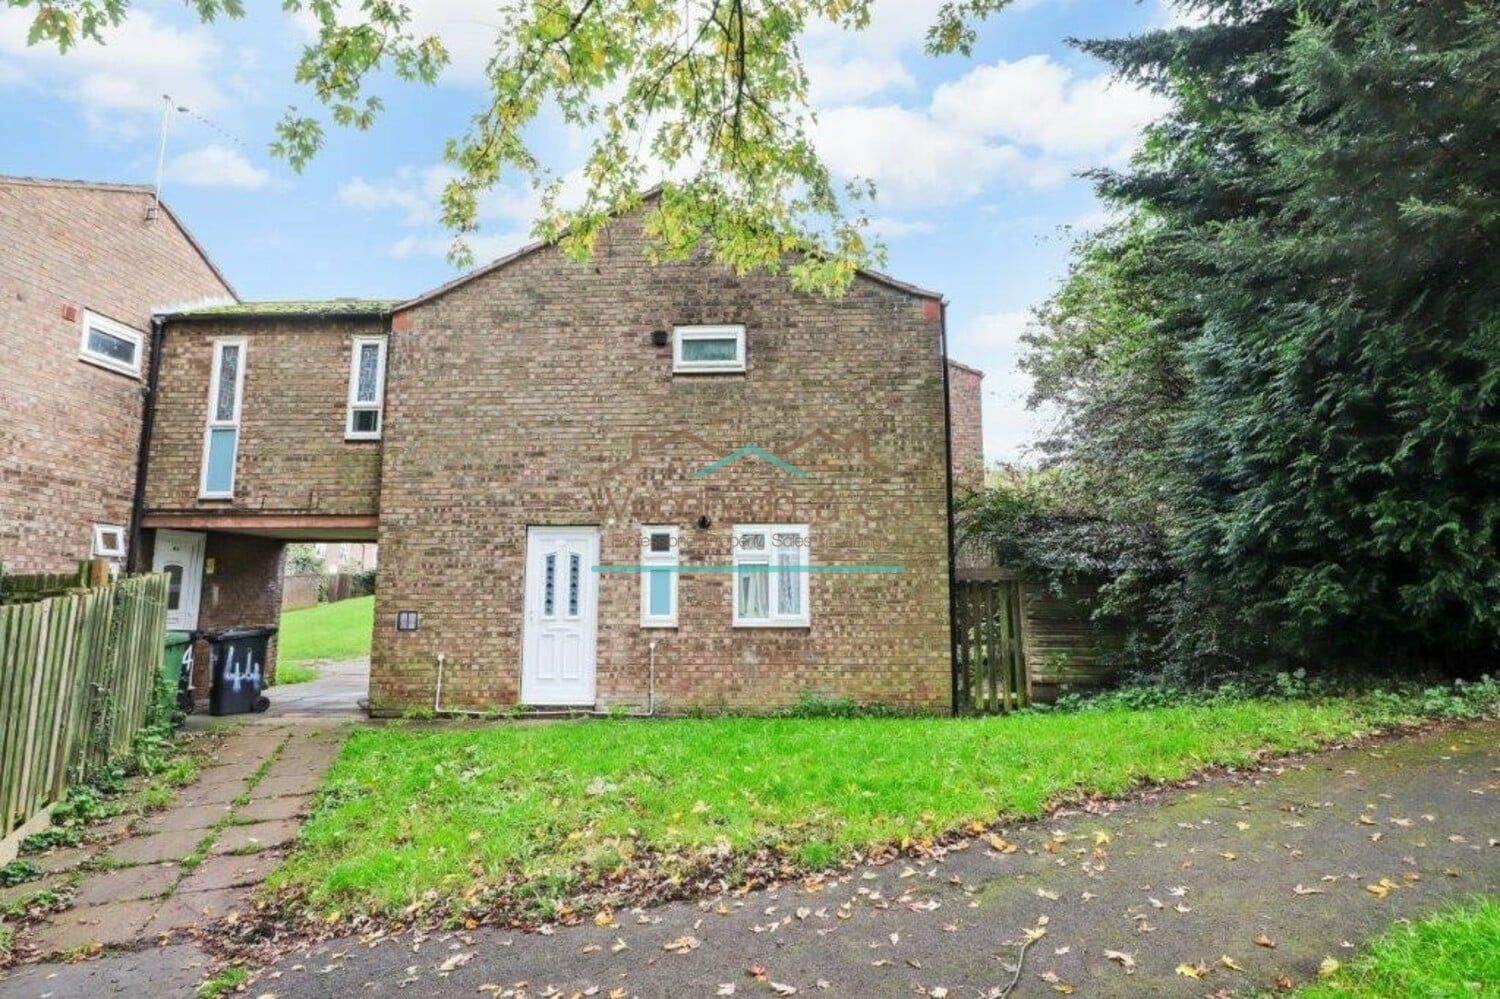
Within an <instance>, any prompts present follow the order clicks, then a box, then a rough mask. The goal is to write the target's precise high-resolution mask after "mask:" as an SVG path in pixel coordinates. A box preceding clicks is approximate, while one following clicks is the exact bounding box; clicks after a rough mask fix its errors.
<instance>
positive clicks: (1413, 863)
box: [0, 723, 1500, 999]
mask: <svg viewBox="0 0 1500 999" xmlns="http://www.w3.org/2000/svg"><path fill="white" fill-rule="evenodd" d="M1497 890H1500V725H1496V724H1493V723H1488V724H1483V725H1471V726H1464V727H1459V728H1453V729H1448V730H1445V731H1438V732H1434V733H1429V734H1426V735H1423V736H1419V737H1414V738H1408V739H1402V740H1395V741H1387V742H1383V743H1379V744H1373V745H1369V746H1364V747H1358V748H1354V749H1347V750H1339V751H1334V752H1329V753H1323V754H1318V755H1315V756H1311V757H1307V758H1304V759H1300V760H1293V761H1288V762H1285V763H1282V764H1278V765H1276V766H1275V767H1272V768H1270V769H1267V770H1263V771H1256V772H1251V773H1245V774H1225V775H1218V776H1215V777H1211V778H1208V779H1206V780H1204V781H1203V782H1202V783H1201V784H1199V785H1197V786H1189V787H1185V788H1178V789H1173V790H1168V791H1163V792H1159V793H1154V794H1151V795H1148V796H1145V797H1142V798H1140V799H1137V800H1134V801H1131V802H1128V803H1125V804H1123V805H1120V806H1118V807H1115V806H1101V808H1100V810H1098V811H1083V810H1071V811H1065V812H1059V813H1057V814H1055V815H1054V816H1052V817H1051V818H1049V819H1047V820H1044V821H1042V822H1036V823H1028V824H1023V825H1017V826H1015V827H1014V828H1010V829H1006V830H1003V832H1002V833H1001V838H1000V839H997V840H990V839H989V838H988V837H981V838H979V839H978V840H976V841H974V842H972V843H971V844H970V845H969V846H967V847H966V848H961V849H957V850H954V851H953V852H950V853H948V854H947V855H946V856H944V857H942V858H940V859H937V860H930V861H921V862H918V861H909V862H908V861H904V860H897V861H895V862H893V863H890V864H886V865H883V866H878V867H864V868H858V869H855V870H853V871H851V872H848V873H846V874H844V875H840V876H838V877H831V878H828V879H826V880H823V881H820V882H811V883H804V884H796V885H789V886H785V887H782V888H780V889H777V890H765V891H757V892H752V893H749V894H747V895H743V896H740V897H735V896H726V897H722V898H711V899H704V900H701V901H697V902H682V903H674V904H670V905H665V906H659V907H655V908H651V909H646V910H643V911H629V912H619V913H615V914H614V924H613V925H607V926H601V925H598V924H597V923H595V922H592V921H591V922H588V923H585V924H584V925H580V926H574V927H558V928H557V929H555V931H553V932H552V933H550V934H547V935H543V934H538V933H518V932H505V931H500V930H492V929H480V930H477V931H473V932H458V933H455V932H440V933H432V934H427V935H422V934H412V933H407V934H402V935H399V936H396V937H393V938H384V939H379V940H373V941H372V940H359V939H345V940H337V941H331V942H329V943H326V944H323V945H319V946H317V947H314V948H311V949H308V950H303V951H298V952H295V953H292V954H289V955H287V956H286V957H285V958H283V959H282V960H281V961H280V962H279V963H277V964H276V965H274V966H273V967H271V968H267V969H263V970H262V971H261V972H260V973H259V974H257V976H256V978H255V980H254V981H253V982H252V983H251V984H250V985H249V986H248V988H247V989H246V991H245V994H246V995H250V996H263V995H274V996H277V997H280V999H288V997H294V996H295V997H303V996H306V997H340V999H348V997H351V996H365V995H391V996H394V995H412V994H416V995H455V996H457V995H470V996H472V995H499V996H506V995H517V996H538V997H546V996H554V995H561V996H571V995H575V994H579V995H584V996H589V995H597V996H609V995H611V994H615V995H620V996H625V995H633V996H698V995H710V996H711V995H738V996H757V995H777V994H781V995H791V994H797V995H830V996H834V995H837V996H911V995H928V996H933V997H943V996H947V997H952V999H957V997H960V996H992V997H993V996H997V995H1000V994H1001V990H1003V989H1004V988H1006V986H1007V985H1009V983H1010V982H1011V981H1012V980H1013V979H1014V980H1015V982H1016V985H1015V988H1014V990H1013V991H1012V992H1010V993H1009V994H1010V995H1015V996H1055V995H1058V994H1070V993H1068V992H1067V991H1066V990H1068V989H1071V990H1072V992H1071V994H1073V995H1078V996H1127V995H1128V996H1138V995H1184V996H1190V995H1191V996H1202V995H1213V994H1219V993H1225V994H1255V993H1258V992H1260V991H1262V990H1266V989H1274V988H1277V987H1278V986H1283V987H1284V986H1285V985H1286V984H1287V983H1289V982H1302V981H1305V980H1308V979H1310V978H1312V977H1314V976H1315V975H1316V973H1317V970H1318V967H1319V965H1320V964H1321V963H1322V962H1323V961H1324V960H1325V959H1327V958H1333V959H1335V960H1338V961H1348V960H1350V959H1351V958H1352V957H1354V956H1355V955H1356V954H1357V953H1358V952H1359V950H1360V948H1361V947H1362V946H1363V945H1364V944H1365V943H1367V942H1368V940H1369V939H1370V938H1371V937H1372V936H1374V935H1376V934H1378V933H1380V932H1382V931H1384V930H1386V929H1388V928H1389V927H1390V926H1391V925H1392V924H1393V923H1394V922H1395V921H1397V920H1400V919H1408V918H1417V917H1420V916H1422V915H1424V914H1426V913H1428V912H1431V911H1432V910H1434V909H1436V908H1438V907H1440V906H1441V905H1442V904H1443V903H1444V902H1447V901H1449V900H1453V899H1460V898H1463V897H1466V896H1470V895H1474V894H1481V893H1486V892H1488V893H1494V892H1496V891H1497ZM1028 938H1030V941H1031V942H1030V943H1027V944H1026V945H1025V951H1024V955H1023V954H1022V949H1021V948H1022V944H1023V943H1025V941H1027V939H1028ZM1226 958H1227V961H1226V960H1225V959H1226ZM1198 976H1201V977H1198ZM204 977H206V970H205V962H204V957H203V955H202V954H201V953H199V952H197V951H196V950H194V949H193V948H191V947H184V946H180V945H179V946H175V947H169V948H162V949H156V950H151V951H147V952H144V953H137V954H128V955H117V956H111V957H106V958H104V959H101V960H95V961H88V962H83V963H80V964H75V965H50V966H49V965H41V966H35V967H31V968H26V969H20V970H19V971H17V972H15V973H12V974H11V975H10V976H9V977H8V978H4V979H0V995H5V996H11V995H15V996H37V995H54V996H72V995H91V996H92V995H101V994H110V993H112V992H113V993H119V994H129V995H153V996H155V995H174V994H190V991H191V987H192V986H191V985H189V984H187V983H189V981H190V980H191V981H192V983H193V984H196V982H197V981H201V980H202V979H203V978H204ZM793 989H795V990H796V991H795V993H794V992H792V991H791V990H793ZM617 990H618V991H617Z"/></svg>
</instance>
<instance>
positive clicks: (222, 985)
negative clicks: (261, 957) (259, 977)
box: [198, 964, 250, 999]
mask: <svg viewBox="0 0 1500 999" xmlns="http://www.w3.org/2000/svg"><path fill="white" fill-rule="evenodd" d="M249 980H250V972H249V971H247V970H246V969H245V968H243V967H241V966H240V965H238V964H231V965H230V966H229V967H227V968H225V969H224V970H222V971H220V972H219V973H218V974H217V975H215V976H214V977H212V978H210V979H209V980H208V981H206V982H204V983H203V984H202V985H200V986H198V999H220V997H221V996H227V995H229V994H230V993H232V992H235V991H237V990H238V989H239V988H240V986H242V985H244V984H245V983H246V982H248V981H249Z"/></svg>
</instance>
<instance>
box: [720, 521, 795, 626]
mask: <svg viewBox="0 0 1500 999" xmlns="http://www.w3.org/2000/svg"><path fill="white" fill-rule="evenodd" d="M809 556H810V549H809V531H808V527H807V525H806V524H751V525H744V526H739V527H736V528H735V532H734V568H735V579H734V623H735V625H736V626H737V627H746V628H796V627H803V626H806V625H808V624H809V623H811V614H810V611H809V607H808V576H809V573H808V566H809V564H810V558H809Z"/></svg>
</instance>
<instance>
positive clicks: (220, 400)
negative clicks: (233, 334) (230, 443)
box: [214, 344, 240, 421]
mask: <svg viewBox="0 0 1500 999" xmlns="http://www.w3.org/2000/svg"><path fill="white" fill-rule="evenodd" d="M239 370H240V348H239V345H238V344H229V345H227V346H225V347H224V348H223V349H222V350H221V351H220V352H219V385H218V391H217V392H216V393H215V396H214V398H215V402H214V419H215V420H226V421H227V420H233V419H234V388H235V380H236V379H237V378H238V377H239Z"/></svg>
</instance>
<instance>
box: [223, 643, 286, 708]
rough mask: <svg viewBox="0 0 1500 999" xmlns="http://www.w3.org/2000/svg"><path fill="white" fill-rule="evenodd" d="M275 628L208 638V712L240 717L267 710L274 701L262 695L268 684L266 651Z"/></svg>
mask: <svg viewBox="0 0 1500 999" xmlns="http://www.w3.org/2000/svg"><path fill="white" fill-rule="evenodd" d="M274 634H276V629H275V628H230V629H229V630H228V631H216V632H213V633H211V634H209V635H207V636H205V637H206V638H207V639H208V675H209V687H208V711H209V714H214V715H240V714H245V713H246V712H250V711H264V710H266V708H267V707H269V706H270V703H271V702H270V701H268V700H266V698H264V697H262V696H261V692H260V691H261V686H262V685H263V684H264V683H265V669H266V651H267V648H268V646H269V645H270V642H271V636H272V635H274Z"/></svg>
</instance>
